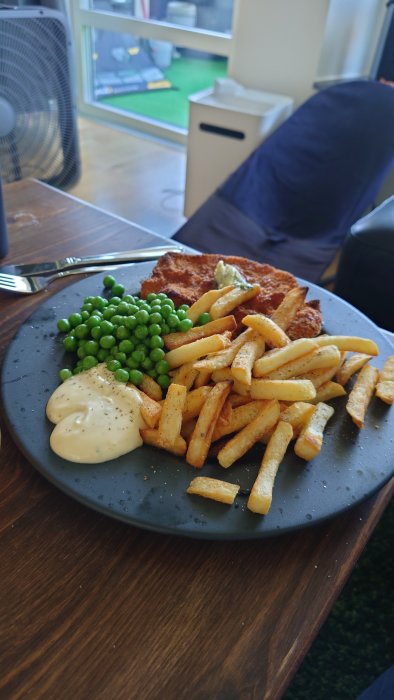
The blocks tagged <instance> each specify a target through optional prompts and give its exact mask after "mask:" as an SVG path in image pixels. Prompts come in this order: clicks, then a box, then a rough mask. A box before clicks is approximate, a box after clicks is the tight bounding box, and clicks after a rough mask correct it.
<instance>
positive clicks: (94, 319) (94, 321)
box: [86, 315, 101, 330]
mask: <svg viewBox="0 0 394 700" xmlns="http://www.w3.org/2000/svg"><path fill="white" fill-rule="evenodd" d="M100 323H101V317H100V316H96V315H92V316H89V318H88V319H86V325H87V327H88V328H89V330H92V328H94V327H95V326H99V325H100Z"/></svg>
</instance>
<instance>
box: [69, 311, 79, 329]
mask: <svg viewBox="0 0 394 700" xmlns="http://www.w3.org/2000/svg"><path fill="white" fill-rule="evenodd" d="M68 321H69V324H70V326H71V327H72V328H75V327H76V326H79V324H80V323H82V316H81V314H79V313H77V312H75V313H73V314H70V315H69V317H68Z"/></svg>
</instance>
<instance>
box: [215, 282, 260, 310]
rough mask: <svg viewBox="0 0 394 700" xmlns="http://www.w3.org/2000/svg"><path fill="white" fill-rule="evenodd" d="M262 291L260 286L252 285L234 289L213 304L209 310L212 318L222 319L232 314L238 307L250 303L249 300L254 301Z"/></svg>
mask: <svg viewBox="0 0 394 700" xmlns="http://www.w3.org/2000/svg"><path fill="white" fill-rule="evenodd" d="M260 289H261V287H260V285H259V284H252V285H250V286H247V287H244V286H242V287H234V289H232V290H231V291H229V292H227V294H225V295H224V296H222V297H220V299H217V301H215V302H214V303H213V304H212V306H211V308H210V309H209V314H210V316H211V318H213V319H216V318H220V317H221V316H227V315H228V314H231V312H232V311H233V310H234V309H236V308H237V306H240V305H241V304H244V303H245V301H249V299H253V297H255V296H257V295H258V293H259V292H260Z"/></svg>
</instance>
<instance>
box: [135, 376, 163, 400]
mask: <svg viewBox="0 0 394 700" xmlns="http://www.w3.org/2000/svg"><path fill="white" fill-rule="evenodd" d="M139 388H140V389H141V391H143V392H144V393H145V394H148V396H150V398H151V399H154V401H161V399H162V398H163V390H162V388H161V386H160V384H158V383H157V382H155V380H154V379H153V377H150V376H149V374H144V375H143V376H142V381H141V384H140V385H139Z"/></svg>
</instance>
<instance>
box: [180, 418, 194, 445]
mask: <svg viewBox="0 0 394 700" xmlns="http://www.w3.org/2000/svg"><path fill="white" fill-rule="evenodd" d="M196 423H197V418H190V420H186V421H184V422H183V423H182V427H181V435H182V437H183V439H184V440H186V442H187V443H189V442H190V438H191V436H192V434H193V430H194V428H195V427H196Z"/></svg>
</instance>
